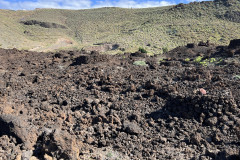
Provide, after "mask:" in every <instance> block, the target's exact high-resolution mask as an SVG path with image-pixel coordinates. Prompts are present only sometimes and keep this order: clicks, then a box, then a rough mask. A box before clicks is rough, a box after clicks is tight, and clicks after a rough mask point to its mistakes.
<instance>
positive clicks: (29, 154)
mask: <svg viewBox="0 0 240 160" xmlns="http://www.w3.org/2000/svg"><path fill="white" fill-rule="evenodd" d="M231 44H235V43H234V42H231ZM230 46H231V45H230ZM234 46H235V45H234ZM229 48H231V47H229V46H215V45H213V44H210V45H209V44H208V43H202V42H201V43H199V44H197V45H188V46H185V47H179V48H177V49H175V50H172V51H170V52H168V53H166V54H165V56H167V58H165V59H162V60H161V61H159V58H158V57H148V56H146V55H142V54H139V53H126V54H124V55H115V56H110V55H102V54H99V53H98V52H92V53H91V54H89V53H88V52H83V51H68V52H67V51H60V52H57V53H51V52H48V53H44V54H43V53H38V52H29V51H18V50H4V49H1V50H0V57H1V58H3V61H2V63H1V66H0V67H1V70H2V71H4V72H1V73H0V74H1V75H2V76H1V77H0V82H1V83H2V84H1V85H0V86H1V87H0V106H1V108H0V113H1V115H0V123H1V126H2V128H1V129H0V142H1V143H0V144H1V145H0V151H1V152H0V157H3V159H19V158H20V159H21V158H22V159H24V158H28V159H30V158H32V159H33V158H35V159H44V158H45V159H52V158H55V159H61V158H62V159H89V158H90V157H91V158H95V159H115V158H116V157H117V158H118V159H124V160H125V159H239V130H238V127H239V125H240V108H239V106H240V98H239V97H240V90H239V81H240V78H239V75H240V67H239V66H240V65H239V60H240V55H239V54H233V55H232V56H231V57H229V56H227V55H228V54H229V53H228V52H229ZM190 50H191V52H192V53H191V52H190ZM209 50H210V51H211V52H210V55H209V57H210V58H216V59H217V58H218V57H221V58H222V59H223V61H224V63H217V62H213V63H212V64H211V65H208V66H204V65H202V64H199V63H197V62H196V61H193V60H190V61H185V58H188V57H192V59H195V58H196V57H198V53H200V52H201V53H202V54H203V55H205V54H207V53H209ZM234 50H235V49H234ZM186 51H189V54H186ZM224 55H225V56H224ZM136 60H137V61H139V60H141V61H145V62H146V64H147V65H142V66H141V65H137V64H135V63H134V62H135V61H136Z"/></svg>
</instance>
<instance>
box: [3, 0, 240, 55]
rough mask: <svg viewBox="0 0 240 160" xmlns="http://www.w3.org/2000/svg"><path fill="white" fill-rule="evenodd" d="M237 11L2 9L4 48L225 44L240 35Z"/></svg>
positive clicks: (224, 4) (229, 7)
mask: <svg viewBox="0 0 240 160" xmlns="http://www.w3.org/2000/svg"><path fill="white" fill-rule="evenodd" d="M239 15H240V1H239V0H235V1H234V0H228V1H221V0H215V1H214V2H211V1H210V2H200V3H199V2H194V3H190V4H179V5H176V6H168V7H158V8H145V9H123V8H99V9H87V10H61V9H36V10H33V11H10V10H0V20H1V23H0V46H1V47H2V48H14V47H15V48H18V49H29V50H34V51H49V50H50V51H52V50H60V49H81V48H83V47H85V48H86V47H87V46H93V45H94V44H104V43H112V44H118V45H119V48H120V49H121V50H123V51H135V50H137V49H138V48H139V47H144V48H145V49H147V50H148V51H149V52H151V53H154V54H157V53H161V52H162V49H163V48H168V49H172V48H174V47H176V46H179V45H185V44H186V43H187V42H198V41H201V40H202V41H206V40H210V42H212V43H215V44H219V45H226V44H227V43H228V42H229V41H230V40H231V39H236V38H239V37H240V34H239V33H240V19H239ZM123 48H124V49H123ZM111 52H122V51H120V50H116V51H111Z"/></svg>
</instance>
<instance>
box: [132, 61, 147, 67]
mask: <svg viewBox="0 0 240 160" xmlns="http://www.w3.org/2000/svg"><path fill="white" fill-rule="evenodd" d="M133 64H134V65H137V66H146V65H147V64H146V62H145V61H135V62H134V63H133Z"/></svg>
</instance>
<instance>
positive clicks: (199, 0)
mask: <svg viewBox="0 0 240 160" xmlns="http://www.w3.org/2000/svg"><path fill="white" fill-rule="evenodd" d="M202 1H211V0H187V2H202Z"/></svg>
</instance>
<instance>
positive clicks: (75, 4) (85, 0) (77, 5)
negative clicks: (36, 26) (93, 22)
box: [0, 0, 92, 10]
mask: <svg viewBox="0 0 240 160" xmlns="http://www.w3.org/2000/svg"><path fill="white" fill-rule="evenodd" d="M91 3H92V2H91V0H81V1H78V0H71V1H69V0H52V1H48V0H37V1H30V0H25V1H18V2H17V1H15V2H9V1H6V0H0V8H3V9H13V10H21V9H27V10H31V9H35V8H62V9H84V8H91Z"/></svg>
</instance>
